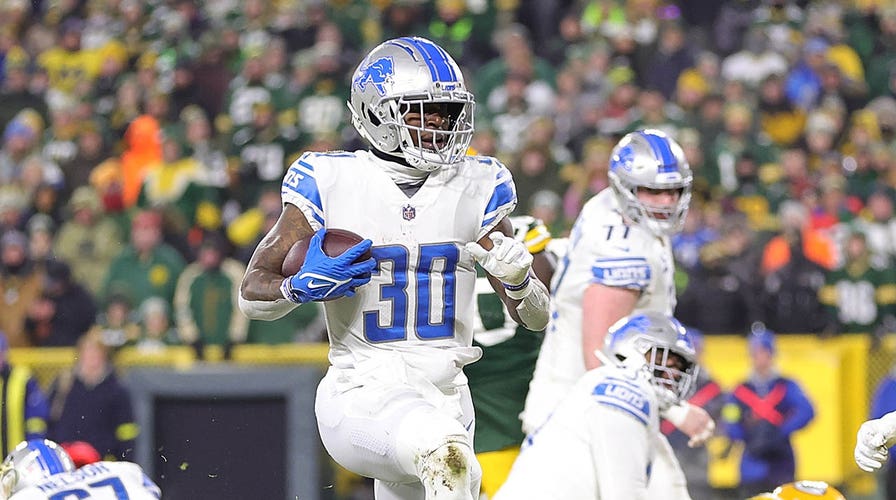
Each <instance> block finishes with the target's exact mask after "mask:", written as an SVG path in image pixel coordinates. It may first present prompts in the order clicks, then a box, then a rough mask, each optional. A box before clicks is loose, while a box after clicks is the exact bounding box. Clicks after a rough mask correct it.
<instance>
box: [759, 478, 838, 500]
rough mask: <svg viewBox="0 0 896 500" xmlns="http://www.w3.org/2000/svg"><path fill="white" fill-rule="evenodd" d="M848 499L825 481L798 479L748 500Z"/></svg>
mask: <svg viewBox="0 0 896 500" xmlns="http://www.w3.org/2000/svg"><path fill="white" fill-rule="evenodd" d="M762 499H765V500H846V497H844V496H843V493H840V492H839V491H838V490H837V488H834V487H833V486H831V485H829V484H828V483H826V482H824V481H797V482H795V483H787V484H782V485H781V486H778V487H777V488H775V491H773V492H771V493H762V494H760V495H757V496H755V497H752V498H750V499H748V500H762Z"/></svg>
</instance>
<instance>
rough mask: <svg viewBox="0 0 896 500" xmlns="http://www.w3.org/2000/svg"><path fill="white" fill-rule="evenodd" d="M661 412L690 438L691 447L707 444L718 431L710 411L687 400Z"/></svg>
mask: <svg viewBox="0 0 896 500" xmlns="http://www.w3.org/2000/svg"><path fill="white" fill-rule="evenodd" d="M660 414H661V415H662V417H663V418H665V419H666V420H668V421H669V422H672V425H674V426H675V427H676V428H677V429H678V430H680V431H681V432H683V433H685V434H686V435H687V436H688V437H689V438H690V439H689V440H688V446H689V447H691V448H696V447H698V446H702V445H703V444H705V443H706V441H707V440H709V438H711V437H712V435H713V433H714V432H715V431H716V423H715V421H713V419H712V417H711V416H710V415H709V413H707V411H706V410H704V409H703V408H701V407H699V406H695V405H692V404H690V403H688V402H687V401H682V402H680V403H678V404H676V405H672V406H670V407H669V408H666V409H665V410H663V411H662V412H661V413H660Z"/></svg>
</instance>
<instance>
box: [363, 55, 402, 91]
mask: <svg viewBox="0 0 896 500" xmlns="http://www.w3.org/2000/svg"><path fill="white" fill-rule="evenodd" d="M394 73H395V67H394V65H393V63H392V58H391V57H381V58H379V59H377V60H376V61H373V62H372V63H370V64H368V65H367V66H366V67H365V68H363V69H362V70H361V71H360V74H359V75H358V76H357V77H355V81H354V82H353V83H354V84H355V85H357V86H358V88H359V89H361V90H362V91H363V90H364V89H365V87H367V84H368V83H371V84H373V86H374V87H376V91H377V92H378V93H379V94H380V95H381V96H384V95H386V88H385V86H384V84H385V83H386V82H387V81H389V79H390V78H391V77H392V75H393V74H394Z"/></svg>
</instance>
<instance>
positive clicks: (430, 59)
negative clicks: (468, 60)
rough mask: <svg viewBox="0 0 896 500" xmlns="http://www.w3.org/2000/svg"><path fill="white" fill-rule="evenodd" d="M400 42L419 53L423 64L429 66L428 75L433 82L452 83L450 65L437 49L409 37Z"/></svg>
mask: <svg viewBox="0 0 896 500" xmlns="http://www.w3.org/2000/svg"><path fill="white" fill-rule="evenodd" d="M401 40H402V41H405V42H407V43H409V44H411V45H413V46H414V47H415V48H416V49H417V50H418V51H420V54H421V55H422V56H423V59H424V62H426V65H427V66H429V73H430V75H432V79H433V81H437V82H452V81H454V80H453V79H452V75H451V74H452V70H451V65H449V64H448V61H447V59H445V56H444V55H443V54H442V53H440V52H439V50H438V48H437V47H436V46H435V45H433V44H431V43H426V42H424V41H422V40H419V39H415V38H411V37H404V38H402V39H401Z"/></svg>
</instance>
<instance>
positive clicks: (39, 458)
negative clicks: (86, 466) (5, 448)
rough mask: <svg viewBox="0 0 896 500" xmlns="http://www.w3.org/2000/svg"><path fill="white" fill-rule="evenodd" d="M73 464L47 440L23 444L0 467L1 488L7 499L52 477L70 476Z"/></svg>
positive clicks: (30, 441) (66, 455) (58, 447)
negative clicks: (66, 474)
mask: <svg viewBox="0 0 896 500" xmlns="http://www.w3.org/2000/svg"><path fill="white" fill-rule="evenodd" d="M73 470H75V464H74V462H72V459H71V457H69V456H68V453H66V451H65V450H63V449H62V447H61V446H59V445H58V444H56V443H54V442H53V441H50V440H49V439H31V440H29V441H22V442H21V443H19V444H18V446H16V448H15V449H14V450H12V451H11V452H9V455H7V456H6V459H4V460H3V465H2V466H0V484H2V486H3V490H4V493H5V494H6V495H7V496H9V495H10V494H12V493H15V492H16V491H19V490H21V489H24V488H27V487H28V486H32V485H35V484H37V483H39V482H41V481H42V480H43V479H46V478H48V477H50V476H53V475H55V474H61V473H63V472H72V471H73Z"/></svg>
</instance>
